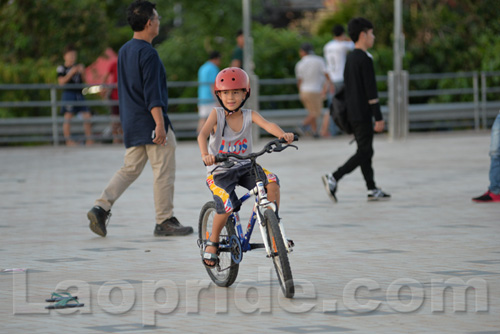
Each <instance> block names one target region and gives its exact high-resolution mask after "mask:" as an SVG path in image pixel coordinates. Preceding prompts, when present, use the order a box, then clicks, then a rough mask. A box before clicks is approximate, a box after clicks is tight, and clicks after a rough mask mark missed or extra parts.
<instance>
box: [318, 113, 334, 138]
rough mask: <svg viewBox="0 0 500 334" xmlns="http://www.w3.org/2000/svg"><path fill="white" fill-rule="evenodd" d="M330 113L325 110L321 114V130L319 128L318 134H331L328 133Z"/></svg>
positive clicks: (325, 135)
mask: <svg viewBox="0 0 500 334" xmlns="http://www.w3.org/2000/svg"><path fill="white" fill-rule="evenodd" d="M330 118H331V116H330V113H329V112H328V111H327V112H326V113H325V114H324V115H323V121H322V122H321V130H320V135H321V136H322V137H328V136H330V135H331V133H330Z"/></svg>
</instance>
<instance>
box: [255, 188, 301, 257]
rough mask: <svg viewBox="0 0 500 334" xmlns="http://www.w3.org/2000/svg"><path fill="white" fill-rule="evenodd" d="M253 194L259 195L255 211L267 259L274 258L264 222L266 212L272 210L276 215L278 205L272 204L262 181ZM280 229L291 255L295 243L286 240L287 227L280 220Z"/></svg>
mask: <svg viewBox="0 0 500 334" xmlns="http://www.w3.org/2000/svg"><path fill="white" fill-rule="evenodd" d="M253 193H254V194H256V195H257V201H256V203H255V207H254V211H256V212H257V215H256V219H257V223H258V224H259V229H260V233H261V234H262V240H263V241H264V246H265V248H266V252H267V257H272V254H274V251H273V249H272V248H271V245H269V242H268V235H267V230H266V228H265V227H266V226H265V220H264V212H265V211H266V210H267V209H271V210H273V211H274V212H275V213H276V211H277V208H276V204H275V203H272V202H270V201H269V200H268V199H267V193H266V190H265V188H264V184H263V183H262V182H261V181H258V182H257V185H256V186H255V188H254V189H253ZM278 227H279V230H280V233H281V236H282V238H283V241H284V244H285V247H286V250H287V253H291V252H292V251H293V249H292V247H293V246H294V244H293V241H292V240H288V239H287V238H286V234H285V227H284V226H283V224H282V223H281V221H280V220H279V219H278Z"/></svg>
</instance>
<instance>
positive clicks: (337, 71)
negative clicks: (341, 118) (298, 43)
mask: <svg viewBox="0 0 500 334" xmlns="http://www.w3.org/2000/svg"><path fill="white" fill-rule="evenodd" d="M332 34H333V39H332V40H331V41H329V42H328V43H326V44H325V46H324V48H323V56H324V57H325V61H326V66H327V70H328V75H329V77H330V80H331V82H332V84H333V85H331V87H332V88H333V89H332V90H331V91H330V94H329V97H328V106H330V103H331V100H332V97H333V94H334V93H335V92H337V91H339V89H340V88H341V87H342V86H343V85H344V67H345V60H346V56H347V54H348V53H349V52H350V51H352V50H354V43H353V42H352V41H351V40H350V39H349V37H347V36H346V34H345V29H344V27H343V26H342V25H340V24H338V25H335V26H334V27H333V29H332ZM329 123H330V114H329V113H326V114H325V115H324V117H323V123H322V125H321V135H322V136H327V135H328V126H329ZM332 124H333V129H331V130H332V135H335V134H336V133H337V132H338V131H339V130H338V128H337V127H336V126H335V124H334V123H333V122H332Z"/></svg>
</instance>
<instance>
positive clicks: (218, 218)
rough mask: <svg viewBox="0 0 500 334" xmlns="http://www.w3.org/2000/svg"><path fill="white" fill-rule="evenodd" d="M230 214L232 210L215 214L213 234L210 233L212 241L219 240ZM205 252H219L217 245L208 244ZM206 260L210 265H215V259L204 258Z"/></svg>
mask: <svg viewBox="0 0 500 334" xmlns="http://www.w3.org/2000/svg"><path fill="white" fill-rule="evenodd" d="M230 214H231V212H228V213H223V214H220V213H216V214H215V215H214V221H213V225H212V234H210V238H209V240H210V241H211V242H219V237H220V232H221V231H222V229H223V228H224V226H225V225H226V222H227V219H228V218H229V215H230ZM205 252H207V253H212V254H215V253H216V252H217V247H215V246H206V247H205ZM204 261H205V263H206V264H207V265H209V266H212V265H214V261H209V260H204Z"/></svg>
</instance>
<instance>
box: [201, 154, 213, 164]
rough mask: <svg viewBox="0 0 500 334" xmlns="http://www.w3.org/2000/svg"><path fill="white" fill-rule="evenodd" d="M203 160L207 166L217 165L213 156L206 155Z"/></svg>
mask: <svg viewBox="0 0 500 334" xmlns="http://www.w3.org/2000/svg"><path fill="white" fill-rule="evenodd" d="M201 159H202V160H203V162H204V163H205V165H207V166H211V165H213V164H215V156H213V155H212V154H205V155H203V156H202V157H201Z"/></svg>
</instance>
